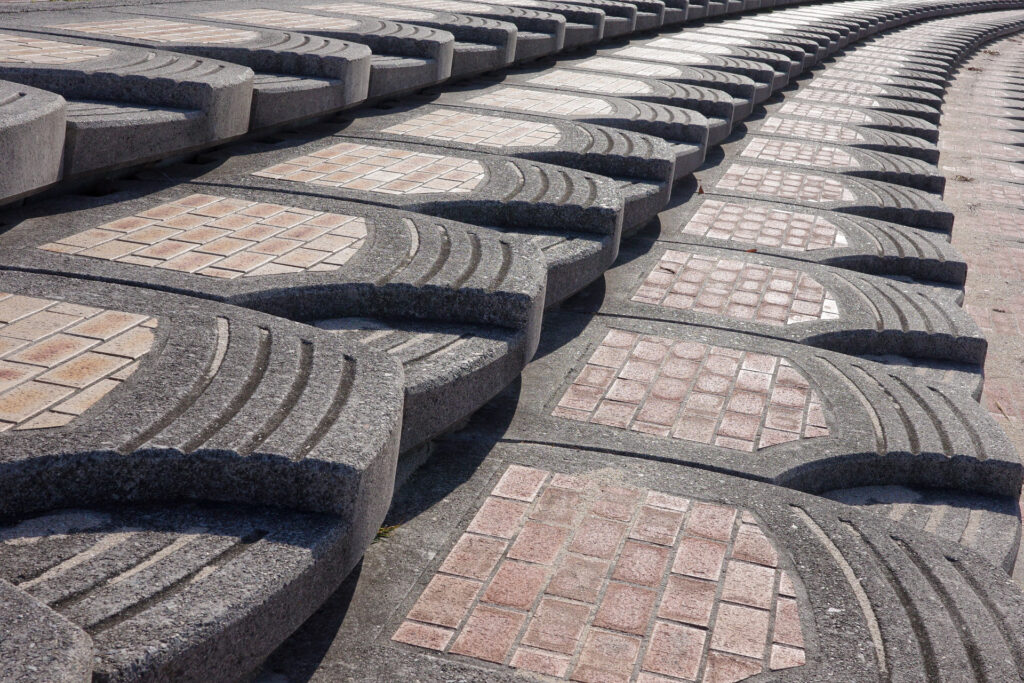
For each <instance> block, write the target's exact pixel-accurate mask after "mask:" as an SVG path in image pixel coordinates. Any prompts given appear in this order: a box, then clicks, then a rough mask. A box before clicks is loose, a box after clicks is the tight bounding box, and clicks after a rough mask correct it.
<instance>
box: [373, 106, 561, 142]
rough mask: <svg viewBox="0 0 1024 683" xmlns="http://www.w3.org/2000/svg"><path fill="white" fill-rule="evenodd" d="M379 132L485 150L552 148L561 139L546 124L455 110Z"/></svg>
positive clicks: (430, 113)
mask: <svg viewBox="0 0 1024 683" xmlns="http://www.w3.org/2000/svg"><path fill="white" fill-rule="evenodd" d="M381 132H382V133H391V134H394V135H407V136H409V137H417V138H432V139H436V140H447V141H451V142H465V143H469V144H473V145H483V146H485V147H551V146H553V145H556V144H558V142H559V140H561V139H562V134H561V133H559V132H558V129H557V128H555V127H554V126H552V125H551V124H549V123H538V122H536V121H522V120H517V119H507V118H504V117H501V116H486V115H483V114H473V113H471V112H465V111H456V110H454V109H435V110H434V111H431V112H428V113H426V114H421V115H420V116H415V117H413V118H411V119H406V120H405V121H403V122H401V123H397V124H395V125H393V126H388V127H387V128H384V129H383V130H381Z"/></svg>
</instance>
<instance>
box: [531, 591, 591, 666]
mask: <svg viewBox="0 0 1024 683" xmlns="http://www.w3.org/2000/svg"><path fill="white" fill-rule="evenodd" d="M590 610H591V608H590V606H589V605H580V604H576V603H572V602H567V601H565V600H558V599H555V598H544V599H543V600H541V602H540V605H539V606H538V607H537V612H536V615H535V616H534V618H533V619H532V620H531V621H530V626H529V628H527V629H526V634H525V635H523V644H524V645H529V646H531V647H536V648H540V649H542V650H550V651H553V652H561V653H563V654H572V653H573V652H575V651H576V645H577V642H578V641H579V639H580V636H581V635H582V633H583V629H584V627H585V626H586V623H587V619H588V618H589V616H590Z"/></svg>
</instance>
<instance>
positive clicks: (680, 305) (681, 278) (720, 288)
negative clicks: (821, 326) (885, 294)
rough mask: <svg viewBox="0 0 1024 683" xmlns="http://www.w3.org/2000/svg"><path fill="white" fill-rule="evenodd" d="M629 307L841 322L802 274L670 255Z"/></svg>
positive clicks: (776, 321)
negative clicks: (635, 304)
mask: <svg viewBox="0 0 1024 683" xmlns="http://www.w3.org/2000/svg"><path fill="white" fill-rule="evenodd" d="M633 301H639V302H643V303H650V304H656V305H659V306H667V307H669V308H677V309H680V310H692V311H699V312H702V313H709V314H712V315H721V316H725V317H728V318H735V319H737V320H750V321H756V322H760V323H766V324H768V325H788V324H792V323H798V322H806V321H811V320H832V319H836V318H838V317H839V307H838V304H837V303H836V300H835V299H834V298H832V296H831V295H829V293H828V292H827V291H825V288H824V287H823V286H821V284H819V283H818V282H817V281H816V280H815V279H814V278H812V277H811V276H809V275H807V274H806V273H800V272H798V271H795V270H789V269H786V268H771V267H769V266H762V265H758V264H754V263H746V262H744V261H741V260H739V259H719V258H716V257H714V256H705V255H702V254H691V253H688V252H684V251H676V250H671V249H670V250H668V251H666V252H665V253H664V254H663V255H662V257H661V259H660V261H659V262H658V263H657V264H655V266H654V268H653V269H652V270H651V272H650V273H649V274H648V275H647V277H646V279H645V280H644V282H643V283H642V284H641V285H640V288H639V289H638V290H637V292H636V294H634V295H633Z"/></svg>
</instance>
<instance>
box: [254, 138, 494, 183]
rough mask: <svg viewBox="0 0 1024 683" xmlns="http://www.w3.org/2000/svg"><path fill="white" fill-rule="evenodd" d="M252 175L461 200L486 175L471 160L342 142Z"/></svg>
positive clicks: (479, 165)
mask: <svg viewBox="0 0 1024 683" xmlns="http://www.w3.org/2000/svg"><path fill="white" fill-rule="evenodd" d="M253 175H258V176H263V177H264V178H275V179H278V180H291V181H294V182H300V183H310V184H311V185H326V186H328V187H345V188H349V189H352V190H365V191H368V192H383V193H385V194H426V193H431V192H451V193H454V194H463V193H466V192H471V191H472V190H473V189H474V188H475V187H476V186H477V185H479V184H480V183H481V182H483V180H484V179H485V178H486V177H487V171H486V170H485V169H484V167H483V165H482V164H481V163H480V162H478V161H474V160H472V159H465V158H460V157H451V156H441V155H439V154H426V153H424V152H410V151H408V150H404V149H397V148H394V147H380V146H377V145H360V144H355V143H351V142H342V143H339V144H337V145H332V146H330V147H327V148H325V149H321V150H319V151H316V152H312V153H310V154H309V155H308V156H302V157H296V158H294V159H290V160H288V161H286V162H284V163H283V164H276V165H274V166H271V167H269V168H265V169H263V170H262V171H257V172H256V173H254V174H253Z"/></svg>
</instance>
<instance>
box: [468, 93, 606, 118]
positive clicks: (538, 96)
mask: <svg viewBox="0 0 1024 683" xmlns="http://www.w3.org/2000/svg"><path fill="white" fill-rule="evenodd" d="M466 103H467V104H481V105H484V106H487V107H497V108H499V109H508V110H509V111H525V112H530V113H533V114H564V115H566V116H593V115H595V114H607V113H609V112H611V111H612V105H611V104H609V103H608V102H607V101H606V100H602V99H599V98H597V97H581V96H578V95H566V94H565V93H558V92H545V91H543V90H529V89H527V88H513V87H500V88H496V89H494V90H491V91H489V92H485V93H484V94H482V95H477V96H476V97H470V98H469V99H468V100H466Z"/></svg>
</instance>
